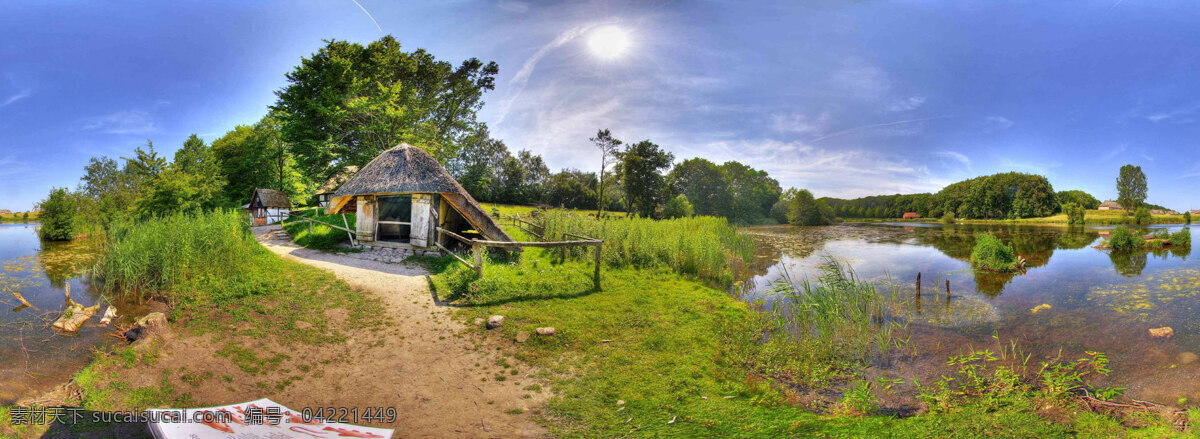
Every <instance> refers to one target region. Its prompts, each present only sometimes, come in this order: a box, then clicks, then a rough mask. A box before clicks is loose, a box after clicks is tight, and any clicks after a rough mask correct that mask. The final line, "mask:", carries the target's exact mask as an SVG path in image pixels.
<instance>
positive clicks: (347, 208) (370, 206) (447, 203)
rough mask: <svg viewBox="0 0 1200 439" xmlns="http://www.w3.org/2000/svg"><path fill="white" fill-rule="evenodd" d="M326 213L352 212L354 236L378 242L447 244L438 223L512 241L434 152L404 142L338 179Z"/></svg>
mask: <svg viewBox="0 0 1200 439" xmlns="http://www.w3.org/2000/svg"><path fill="white" fill-rule="evenodd" d="M326 212H327V213H330V214H336V213H352V212H353V213H356V214H357V215H358V224H357V226H356V229H357V235H358V240H359V241H360V242H374V243H375V244H382V246H393V247H407V248H418V249H429V248H432V247H434V246H435V245H434V242H438V243H442V245H444V246H446V245H448V244H450V243H449V242H448V240H447V238H448V237H446V236H443V234H441V233H438V232H437V231H436V230H437V227H441V228H443V229H446V230H450V231H453V232H455V233H459V234H461V235H464V236H468V235H477V236H478V235H482V237H484V238H486V239H489V240H493V241H512V240H513V239H512V238H511V237H509V236H508V234H507V233H505V232H504V230H503V229H501V228H500V226H498V225H496V223H495V222H494V221H492V218H491V217H489V216H488V215H487V213H486V212H484V210H483V208H482V207H480V206H479V203H478V202H476V201H475V199H474V198H472V197H471V194H469V193H467V191H466V190H465V189H463V187H462V185H459V184H458V182H457V181H455V180H454V177H451V176H450V173H449V172H446V169H445V168H442V166H441V165H440V164H439V163H438V162H437V160H436V159H434V158H433V156H430V155H429V153H427V152H425V151H424V150H422V149H420V148H417V147H415V146H412V145H409V144H407V143H401V144H399V145H397V146H396V147H394V148H392V149H389V150H387V151H384V152H383V153H382V154H380V155H379V156H378V157H375V159H374V160H371V163H368V164H367V165H366V166H364V167H363V168H362V169H360V170H359V171H358V173H357V174H355V175H354V177H352V178H350V180H348V181H346V182H345V183H344V184H342V185H341V187H339V188H338V190H337V191H336V192H334V194H333V197H332V198H331V200H330V202H329V206H328V208H327V209H326ZM389 243H390V244H389ZM375 244H372V245H375Z"/></svg>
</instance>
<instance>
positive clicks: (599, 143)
mask: <svg viewBox="0 0 1200 439" xmlns="http://www.w3.org/2000/svg"><path fill="white" fill-rule="evenodd" d="M590 140H591V141H592V144H594V145H595V146H596V149H598V150H600V174H599V175H600V183H599V185H598V186H597V187H596V199H597V201H596V216H597V217H600V216H602V215H604V203H605V202H606V200H605V199H604V189H605V187H604V177H605V173H606V172H607V171H608V164H609V162H610V161H612V160H614V159H616V157H617V152H618V151H619V148H620V147H621V141H620V140H617V139H616V138H615V137H613V136H612V133H611V132H609V130H608V129H603V130H599V131H596V137H593V138H591V139H590Z"/></svg>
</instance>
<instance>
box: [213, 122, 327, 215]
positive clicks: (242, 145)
mask: <svg viewBox="0 0 1200 439" xmlns="http://www.w3.org/2000/svg"><path fill="white" fill-rule="evenodd" d="M280 129H281V127H280V125H279V124H278V122H277V121H276V120H275V119H274V118H273V117H272V116H266V117H264V118H263V119H262V120H260V121H259V122H258V123H255V124H254V125H253V126H247V125H238V126H237V127H234V129H233V130H232V131H230V132H228V133H225V135H224V136H221V138H219V139H217V140H214V141H213V143H212V146H211V150H212V153H213V156H214V157H215V158H216V160H217V163H218V165H219V167H220V174H221V175H222V176H224V178H225V180H226V184H225V188H224V190H223V192H224V194H225V195H224V198H225V203H224V204H225V205H229V206H241V205H243V204H245V203H247V202H249V201H250V194H251V193H253V192H254V190H255V189H258V188H271V189H277V190H281V191H283V192H284V193H286V194H287V195H288V198H290V199H291V200H292V201H293V202H297V203H303V202H304V201H306V200H308V199H309V198H310V197H311V196H312V194H313V192H314V191H315V190H316V187H317V184H318V182H317V181H314V180H312V179H311V178H308V177H307V176H306V175H305V174H304V173H303V172H302V170H301V169H300V167H299V165H298V164H297V163H296V160H295V158H294V157H292V154H291V152H290V150H289V148H288V145H287V144H286V143H284V142H283V138H282V133H281V132H280ZM320 182H321V183H323V182H324V180H321V181H320Z"/></svg>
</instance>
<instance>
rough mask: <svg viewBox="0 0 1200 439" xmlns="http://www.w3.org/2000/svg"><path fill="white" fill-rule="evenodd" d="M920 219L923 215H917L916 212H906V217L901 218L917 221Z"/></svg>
mask: <svg viewBox="0 0 1200 439" xmlns="http://www.w3.org/2000/svg"><path fill="white" fill-rule="evenodd" d="M920 217H921V214H919V213H916V212H905V213H904V216H902V217H901V218H904V219H917V218H920Z"/></svg>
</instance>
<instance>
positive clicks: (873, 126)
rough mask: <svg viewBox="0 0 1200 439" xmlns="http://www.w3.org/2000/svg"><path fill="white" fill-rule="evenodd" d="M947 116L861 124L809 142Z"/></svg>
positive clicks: (945, 117)
mask: <svg viewBox="0 0 1200 439" xmlns="http://www.w3.org/2000/svg"><path fill="white" fill-rule="evenodd" d="M947 118H950V116H937V117H926V118H922V119H909V120H898V121H895V122H885V123H876V124H870V125H862V126H857V127H854V128H847V129H844V130H841V131H838V132H835V133H830V134H826V135H824V136H821V137H818V138H816V139H812V140H811V142H812V143H817V142H820V141H822V140H826V139H832V138H834V137H839V136H844V135H846V134H851V133H856V132H859V131H867V130H875V129H880V128H888V127H895V126H900V125H908V124H915V123H921V122H928V121H931V120H938V119H947ZM902 133H911V131H904V132H902Z"/></svg>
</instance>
